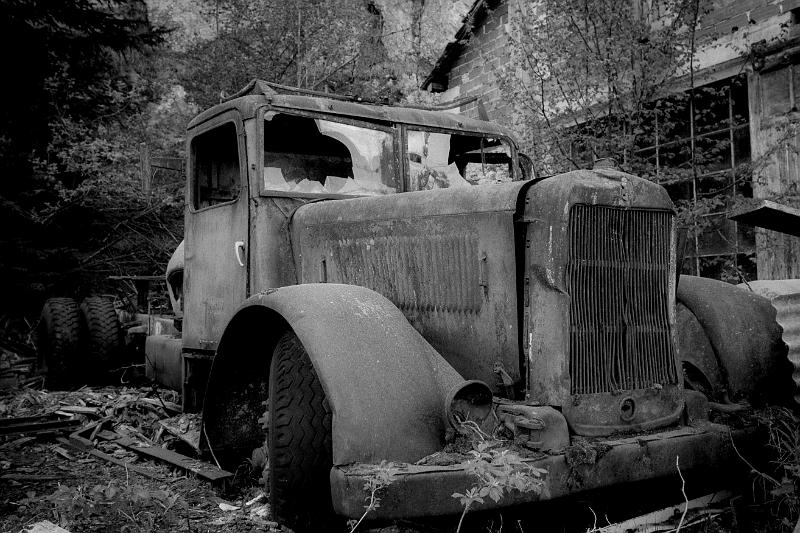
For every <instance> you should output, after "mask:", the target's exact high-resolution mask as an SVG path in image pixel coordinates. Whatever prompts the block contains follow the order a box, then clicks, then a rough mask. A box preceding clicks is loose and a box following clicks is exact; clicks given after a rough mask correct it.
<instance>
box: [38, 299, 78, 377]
mask: <svg viewBox="0 0 800 533" xmlns="http://www.w3.org/2000/svg"><path fill="white" fill-rule="evenodd" d="M80 341H81V320H80V310H79V309H78V303H77V302H76V301H75V300H73V299H72V298H50V299H49V300H47V301H46V302H45V303H44V307H42V316H41V318H40V320H39V324H38V326H37V327H36V352H37V357H38V363H39V370H40V371H41V372H43V373H44V374H45V384H46V385H47V387H49V388H61V387H65V386H68V385H70V384H71V383H72V381H73V372H74V371H75V366H76V362H77V360H78V357H79V353H80Z"/></svg>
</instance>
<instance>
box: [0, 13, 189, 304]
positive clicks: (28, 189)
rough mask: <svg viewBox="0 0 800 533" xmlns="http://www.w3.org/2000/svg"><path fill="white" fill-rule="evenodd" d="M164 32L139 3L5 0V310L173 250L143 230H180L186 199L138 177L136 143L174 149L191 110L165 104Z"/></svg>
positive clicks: (99, 287)
mask: <svg viewBox="0 0 800 533" xmlns="http://www.w3.org/2000/svg"><path fill="white" fill-rule="evenodd" d="M166 31H167V30H166V29H165V28H163V27H156V26H153V25H152V24H151V23H150V22H149V20H148V17H147V9H146V5H145V3H144V2H142V1H135V2H124V1H122V0H100V1H95V0H67V1H64V2H59V3H58V5H57V6H51V5H49V4H48V5H45V4H43V3H41V2H36V1H34V0H15V1H12V2H5V3H3V4H2V6H0V39H2V41H3V44H4V45H5V49H6V50H12V49H13V50H19V51H20V53H18V54H6V56H4V57H5V61H6V62H7V72H9V73H10V74H11V76H12V77H13V79H14V82H13V83H7V84H3V89H2V91H3V95H4V96H5V97H6V100H5V101H6V102H7V105H4V106H3V109H2V111H0V115H2V117H1V118H0V139H1V140H2V142H0V171H2V172H3V174H4V176H5V177H6V179H3V180H2V183H0V205H2V206H3V208H4V209H3V210H2V214H0V223H2V224H3V226H4V228H6V231H5V232H4V235H3V238H2V239H0V275H2V276H3V279H4V280H5V282H6V287H7V293H6V295H7V298H6V299H4V302H3V306H4V309H3V310H6V309H5V306H12V305H14V306H16V307H15V308H14V311H16V312H22V313H23V314H28V315H29V316H30V315H34V314H35V313H37V312H38V308H39V307H40V305H41V301H42V300H43V299H44V298H45V297H47V296H51V295H54V294H62V295H75V296H78V295H81V294H85V293H88V292H91V291H98V292H101V291H103V290H106V289H107V288H108V284H107V282H105V283H104V282H103V281H104V280H105V279H106V278H107V276H108V275H109V274H150V273H155V272H156V265H157V268H158V270H161V268H162V266H161V265H163V263H164V261H165V260H166V258H168V257H169V253H168V252H166V250H165V248H166V247H167V243H166V242H165V240H164V239H163V238H156V239H151V238H150V233H152V229H150V228H156V227H160V226H166V227H169V228H170V229H169V232H168V233H165V234H164V236H165V237H166V238H167V240H168V241H172V240H174V239H171V238H170V237H169V236H168V234H169V233H172V234H174V235H180V234H181V233H182V229H181V225H182V220H181V219H182V204H181V202H182V199H181V198H179V197H176V194H175V193H176V190H174V189H173V190H159V191H157V192H156V194H155V196H154V197H152V198H146V197H145V196H144V195H143V194H142V193H141V191H140V190H139V189H140V187H139V185H138V181H139V175H138V146H139V143H140V142H145V141H147V142H148V143H149V144H151V145H154V146H155V147H158V148H162V149H165V150H171V151H173V152H174V151H175V150H176V149H177V147H178V146H179V145H180V144H181V143H182V140H180V139H178V135H177V134H176V130H177V131H179V130H182V129H183V127H184V124H185V121H184V120H183V118H182V117H184V116H186V115H188V114H190V113H192V112H193V110H192V109H190V108H189V106H184V107H181V106H179V105H174V106H172V108H171V111H170V113H168V114H165V113H163V105H162V104H163V102H164V101H165V100H167V99H168V98H169V97H170V95H171V92H170V91H171V90H172V85H171V84H170V80H169V79H168V77H167V76H164V75H161V74H159V72H161V71H162V65H161V64H159V63H158V59H159V58H158V57H157V56H156V55H155V54H154V51H155V50H156V49H157V47H158V46H159V44H160V43H161V42H162V40H163V37H164V35H165V33H166ZM173 100H174V98H173ZM12 102H13V103H12ZM165 115H168V116H165ZM153 206H157V207H156V208H155V209H153ZM142 211H147V214H146V215H145V216H140V214H141V212H142ZM145 220H147V222H148V223H149V224H148V225H146V226H144V227H143V226H141V225H139V227H135V226H136V225H137V223H139V224H141V223H142V222H144V221H145ZM174 245H175V243H174V242H170V243H169V245H168V247H169V248H172V247H174ZM123 257H124V258H125V261H121V260H118V259H120V258H123ZM129 260H132V261H129ZM154 260H157V262H155V261H154ZM151 261H152V262H151ZM20 304H22V307H20ZM8 310H11V309H10V308H8Z"/></svg>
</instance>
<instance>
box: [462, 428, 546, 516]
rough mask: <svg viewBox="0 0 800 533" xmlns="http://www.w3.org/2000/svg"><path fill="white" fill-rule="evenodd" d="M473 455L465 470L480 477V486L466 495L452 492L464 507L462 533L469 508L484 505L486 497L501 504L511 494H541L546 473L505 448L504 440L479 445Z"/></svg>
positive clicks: (478, 484) (484, 442) (483, 442)
mask: <svg viewBox="0 0 800 533" xmlns="http://www.w3.org/2000/svg"><path fill="white" fill-rule="evenodd" d="M470 455H472V458H471V459H470V460H469V461H467V463H466V465H465V466H466V470H467V472H469V473H470V474H472V475H474V476H475V477H477V478H478V483H477V484H476V485H474V486H473V487H470V488H469V489H467V491H466V493H463V494H462V493H460V492H455V493H453V498H456V499H458V500H459V502H460V503H461V505H463V506H464V510H463V512H462V513H461V518H460V519H459V521H458V528H457V529H456V531H460V530H461V525H462V523H463V522H464V517H465V516H466V514H467V512H468V511H469V509H470V507H471V506H472V505H473V504H476V503H483V502H484V498H487V497H488V498H491V499H492V500H493V501H494V502H499V501H500V499H501V498H502V497H503V495H504V494H506V493H510V492H512V491H519V492H535V493H537V494H538V493H540V492H541V490H542V486H543V482H542V478H543V477H544V476H545V474H547V470H544V469H541V468H536V467H534V466H532V465H530V464H528V463H526V462H525V461H523V460H522V458H521V457H520V456H519V455H518V454H517V453H515V452H514V451H512V450H509V449H508V448H507V447H505V446H503V443H502V442H501V441H496V440H483V441H480V442H476V443H475V449H474V450H472V451H470Z"/></svg>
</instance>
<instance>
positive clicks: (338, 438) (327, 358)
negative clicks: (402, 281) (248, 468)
mask: <svg viewBox="0 0 800 533" xmlns="http://www.w3.org/2000/svg"><path fill="white" fill-rule="evenodd" d="M289 328H291V330H293V331H294V333H295V334H296V335H297V337H298V338H299V339H300V341H301V342H302V343H303V347H304V348H305V349H306V351H307V352H308V355H309V357H310V359H311V362H312V365H313V367H314V370H315V372H316V374H317V376H318V378H319V380H320V383H321V385H322V389H323V391H324V392H325V395H326V397H327V400H328V403H329V404H330V407H331V411H332V414H333V419H332V442H333V463H334V464H335V465H341V464H348V463H353V462H378V461H381V460H388V461H404V462H414V461H417V460H419V459H420V458H422V457H424V456H426V455H429V454H431V453H434V452H436V451H439V450H441V448H442V446H443V445H444V437H445V431H446V428H447V424H448V417H449V418H450V419H452V418H453V417H454V416H455V414H454V413H453V412H452V411H448V409H449V408H450V407H451V405H453V404H459V403H460V404H464V403H465V402H466V403H469V404H470V405H471V406H475V407H476V408H477V409H476V410H479V411H481V412H482V413H483V415H485V414H486V413H488V412H489V410H490V409H491V402H492V393H491V390H490V389H489V387H488V386H487V385H485V384H483V383H482V382H474V381H465V380H464V379H463V378H462V377H461V376H460V375H459V374H458V372H456V370H455V369H453V367H452V366H450V364H448V363H447V362H446V361H445V360H444V359H443V358H442V357H441V356H440V355H439V354H438V353H437V352H436V351H435V350H434V349H433V348H432V347H431V346H430V345H429V344H428V343H427V342H426V341H425V339H423V338H422V336H421V335H420V334H419V333H418V332H417V331H416V330H415V329H414V328H413V327H411V325H410V324H409V323H408V321H407V320H406V318H405V316H403V314H402V312H400V310H399V309H397V307H395V306H394V305H393V304H392V303H391V302H390V301H389V300H387V299H386V298H384V297H383V296H381V295H380V294H378V293H377V292H374V291H372V290H370V289H367V288H364V287H359V286H355V285H340V284H328V283H317V284H303V285H292V286H287V287H282V288H279V289H270V290H267V291H264V292H262V293H259V294H257V295H255V296H252V297H251V298H249V299H248V300H247V301H246V302H245V303H244V304H243V305H242V307H241V308H240V309H239V310H238V311H237V312H236V313H235V314H234V316H233V318H232V319H231V320H230V322H229V323H228V325H227V327H226V328H225V331H224V333H223V336H222V338H221V340H220V344H219V348H218V350H217V353H216V356H215V358H214V362H213V366H212V369H211V373H210V376H209V382H208V388H207V391H206V397H205V403H204V408H203V432H204V437H205V445H206V446H207V447H209V448H210V449H211V451H213V452H214V454H215V455H216V456H219V455H223V453H220V452H227V453H230V452H234V451H235V450H238V455H239V457H241V455H242V452H245V453H246V454H249V453H250V451H251V450H252V449H253V448H256V447H258V446H261V445H262V444H263V440H264V430H263V429H262V428H261V427H260V425H259V424H258V417H260V416H261V415H262V414H263V412H264V405H262V402H264V401H265V400H266V399H267V392H268V391H267V384H268V373H269V366H270V359H271V357H272V352H273V350H274V347H275V344H276V343H277V341H278V339H279V338H280V337H281V335H282V334H283V333H284V332H286V331H287V330H288V329H289ZM227 453H224V454H225V455H227Z"/></svg>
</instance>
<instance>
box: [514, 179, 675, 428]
mask: <svg viewBox="0 0 800 533" xmlns="http://www.w3.org/2000/svg"><path fill="white" fill-rule="evenodd" d="M576 205H584V206H592V207H596V206H604V207H606V208H615V209H619V210H623V209H624V210H629V211H639V212H642V211H646V210H651V211H655V212H658V213H664V214H666V216H669V214H671V213H672V210H673V206H672V202H671V200H670V199H669V196H668V195H667V193H666V191H665V190H664V189H663V188H662V187H660V186H658V185H656V184H654V183H652V182H649V181H647V180H644V179H641V178H637V177H635V176H632V175H630V174H625V173H622V172H618V171H614V170H607V169H603V170H594V171H588V170H581V171H574V172H569V173H566V174H562V175H559V176H554V177H552V178H548V179H545V180H542V181H540V182H537V183H535V184H534V185H533V186H532V187H531V188H530V189H528V192H527V196H526V198H525V209H524V214H523V221H524V222H525V223H526V225H525V241H524V242H525V248H526V256H525V267H524V269H525V270H524V275H525V282H526V288H525V289H524V290H525V291H526V292H527V294H526V298H525V303H526V305H525V306H524V309H523V314H524V316H525V317H526V318H525V320H524V321H523V324H524V330H523V332H522V335H523V336H522V339H523V342H524V350H525V352H524V353H525V355H526V358H525V359H526V361H527V365H528V376H529V377H528V382H529V383H530V391H529V394H530V397H531V399H532V400H534V401H536V402H539V403H541V404H543V405H557V406H561V407H562V408H563V409H564V414H565V416H566V417H567V420H568V421H569V422H570V425H571V428H572V429H573V430H574V431H576V432H578V433H581V432H584V431H585V432H586V433H587V434H592V435H598V434H603V433H605V434H608V433H610V432H613V431H620V430H625V429H628V430H634V429H635V428H637V427H643V426H642V425H643V424H650V423H652V422H654V421H659V423H668V422H669V421H674V420H675V419H676V413H679V412H680V400H679V398H678V397H677V396H678V395H676V394H674V393H673V392H670V390H672V389H671V388H669V387H664V386H663V385H665V384H661V383H658V384H656V383H652V384H650V385H652V386H655V385H658V386H659V387H662V388H661V389H658V387H655V388H656V390H657V391H660V392H656V393H644V392H639V393H635V394H631V395H630V396H632V397H633V400H634V402H635V404H636V405H635V410H634V411H638V412H639V413H640V415H636V413H634V416H628V414H629V413H626V411H625V409H623V407H625V406H623V405H619V406H616V405H615V406H609V405H608V402H607V401H606V400H603V399H602V397H601V396H602V395H596V396H591V395H586V397H585V398H577V399H576V398H573V397H572V391H573V390H576V391H577V390H582V389H581V388H580V385H579V386H577V387H576V388H575V389H573V384H572V378H571V373H570V372H571V371H572V370H573V369H572V368H571V366H570V353H571V346H570V337H571V333H570V332H571V330H576V329H575V328H577V329H580V327H581V326H580V323H572V324H571V320H573V319H575V317H572V316H571V314H570V309H571V305H572V303H573V302H574V301H581V300H585V299H587V298H589V297H591V294H594V296H595V297H596V298H598V299H604V298H605V299H608V300H609V301H607V302H605V303H604V302H602V301H601V302H600V303H599V304H598V305H599V306H600V307H601V309H596V310H595V311H596V312H597V313H602V312H603V308H602V307H603V305H610V303H611V302H610V301H612V300H613V299H614V298H620V297H622V298H628V299H636V298H638V299H640V300H641V299H649V300H650V299H652V300H658V302H659V303H658V304H653V305H650V306H649V307H647V308H646V310H647V311H646V312H644V313H643V317H640V319H639V321H640V322H646V321H647V319H648V314H649V313H654V312H656V311H658V312H659V313H661V318H660V327H661V328H662V329H667V330H672V331H674V323H675V316H674V308H673V305H672V304H673V302H674V298H675V297H674V291H675V287H674V283H675V275H674V273H675V232H674V229H673V228H670V230H669V233H668V235H669V236H668V237H667V236H666V235H662V237H661V239H660V241H659V246H660V248H662V249H660V250H659V252H658V253H659V254H661V255H660V257H662V258H663V259H662V260H661V263H662V265H663V267H664V272H663V273H664V275H665V279H666V281H665V282H664V283H663V284H661V285H658V286H656V287H652V286H647V284H643V283H632V278H633V275H632V273H633V272H636V268H637V267H638V266H640V265H636V264H634V263H635V261H631V258H634V256H633V255H632V252H631V251H627V252H626V251H625V246H624V245H618V246H617V251H618V253H620V254H622V253H628V256H629V257H627V259H628V260H627V261H625V260H622V261H620V263H621V264H620V267H619V268H620V269H625V270H627V271H628V274H623V276H628V277H627V278H624V280H623V281H624V282H623V283H622V284H621V285H619V284H617V285H619V286H617V294H609V293H600V292H592V291H594V289H592V287H596V286H598V284H599V285H602V283H601V281H602V280H601V279H599V278H597V279H592V280H588V281H587V282H586V283H583V284H572V285H570V283H568V280H569V273H570V272H571V271H570V263H571V261H572V258H571V256H570V253H571V252H570V250H571V244H570V243H571V240H570V239H571V233H570V219H571V216H572V213H573V210H574V209H575V208H574V207H573V206H576ZM658 216H665V215H658ZM670 218H671V217H670ZM670 224H671V223H670ZM637 231H638V229H637ZM651 237H652V236H651ZM602 238H603V237H602V236H600V235H598V237H597V239H595V240H590V241H589V242H588V243H586V245H587V246H589V245H595V244H596V241H598V240H599V239H602ZM623 240H624V239H623ZM590 252H591V250H590ZM573 253H574V252H573ZM592 253H594V252H592ZM581 257H582V256H581ZM581 257H578V258H577V260H578V261H580V260H581ZM601 259H603V258H600V257H595V258H594V259H593V260H601ZM598 265H599V266H610V264H608V265H607V264H605V263H598ZM639 270H641V268H640V269H639ZM595 275H597V276H600V274H595ZM573 290H574V291H579V292H577V293H576V294H574V295H573V294H572V292H571V291H573ZM654 291H660V293H661V294H654ZM612 292H613V291H612ZM608 311H613V309H611V310H608ZM614 316H616V317H617V318H619V315H618V310H617V311H614V312H612V313H611V317H614ZM623 318H624V315H623ZM628 318H631V317H628ZM598 319H599V320H609V319H610V316H609V315H607V314H606V315H602V316H597V317H593V318H592V320H598ZM623 322H624V321H623ZM609 325H610V324H609ZM631 325H632V326H633V327H634V330H633V331H635V327H637V326H639V327H643V326H644V325H645V324H644V323H642V324H639V323H632V324H631ZM601 329H602V328H601ZM598 331H599V330H598ZM670 342H672V339H670ZM634 348H635V346H634ZM665 350H666V348H665ZM667 353H668V352H665V353H664V354H662V356H666V355H667ZM646 355H647V356H648V357H649V356H653V353H652V351H646ZM590 356H591V354H590ZM594 356H595V357H596V356H597V354H594ZM644 356H645V351H643V352H642V353H640V352H638V351H636V350H628V351H627V352H625V358H624V360H623V364H624V365H633V363H634V362H635V361H636V360H637V358H644ZM641 364H644V362H642V363H641ZM673 364H676V363H675V362H674V361H673ZM575 370H578V369H575ZM588 371H589V372H592V371H597V369H596V368H595V369H591V368H589V369H588ZM676 375H677V368H676V369H675V371H673V372H672V374H671V376H667V377H671V379H670V380H669V381H671V382H672V383H675V381H676V379H675V376H676ZM625 384H626V383H620V384H619V385H620V387H622V386H623V385H625ZM627 384H628V385H629V386H630V385H631V384H630V383H627ZM632 385H633V386H639V387H641V384H639V383H632ZM603 386H604V387H606V388H607V384H604V385H603ZM620 390H624V389H621V388H620V389H618V390H617V392H619V391H620ZM617 399H619V398H617ZM611 407H613V409H612V410H611V412H610V413H609V412H604V410H607V409H609V408H611ZM600 412H604V414H603V416H602V417H601V420H600V422H601V424H603V425H605V427H606V429H605V430H602V426H601V425H598V424H597V423H596V422H592V420H597V415H598V413H600Z"/></svg>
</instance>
